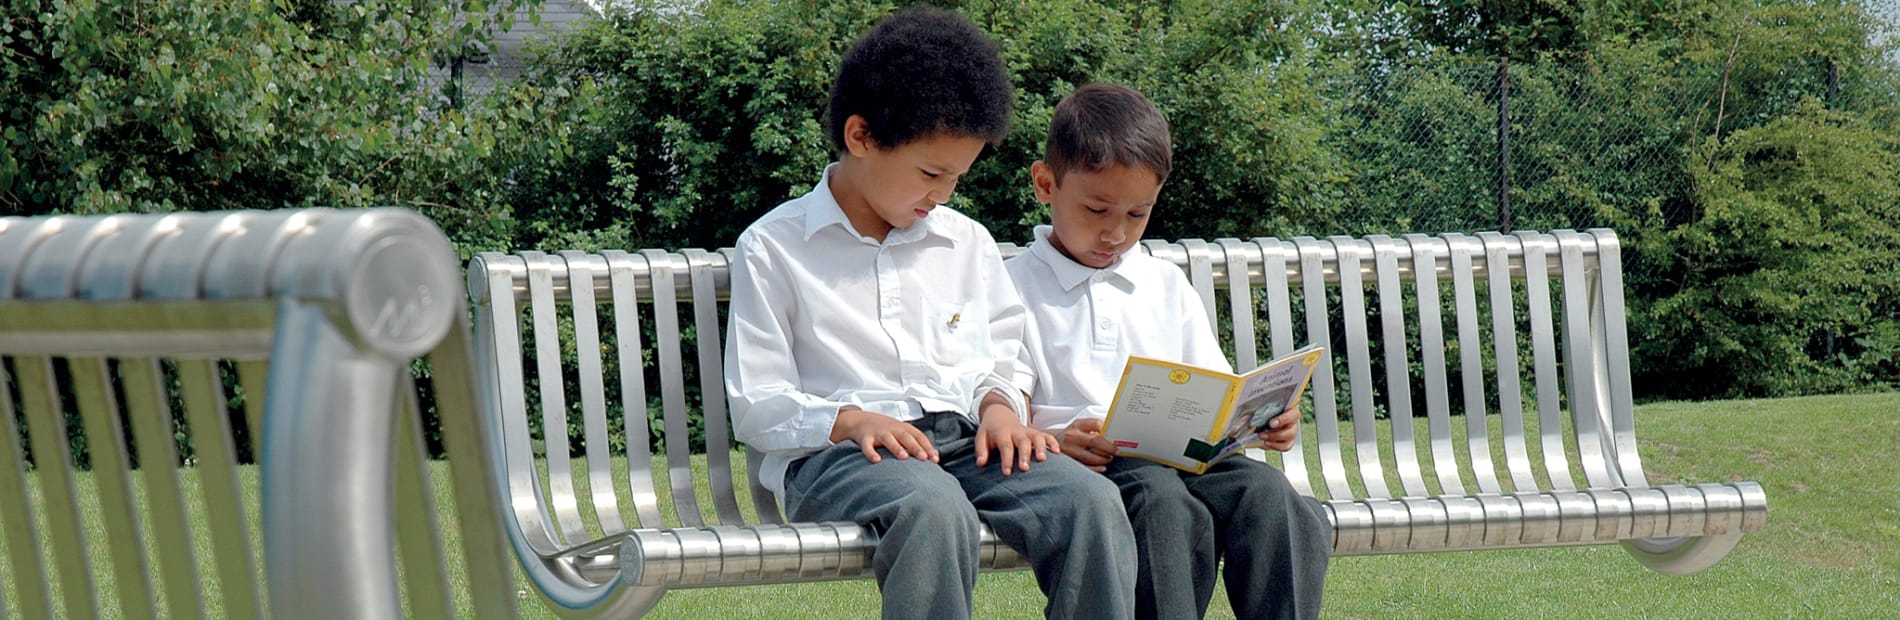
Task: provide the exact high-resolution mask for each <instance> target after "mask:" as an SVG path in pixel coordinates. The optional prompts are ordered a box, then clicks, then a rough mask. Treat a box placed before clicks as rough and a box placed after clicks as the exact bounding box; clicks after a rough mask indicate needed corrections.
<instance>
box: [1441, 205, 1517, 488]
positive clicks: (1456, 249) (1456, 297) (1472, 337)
mask: <svg viewBox="0 0 1900 620" xmlns="http://www.w3.org/2000/svg"><path fill="white" fill-rule="evenodd" d="M1443 238H1444V239H1445V246H1446V249H1447V251H1448V253H1449V254H1450V257H1451V290H1452V308H1453V313H1454V314H1455V315H1456V321H1457V323H1458V375H1459V377H1458V378H1459V386H1460V388H1461V389H1462V391H1461V392H1460V393H1461V394H1462V395H1463V398H1464V418H1465V450H1466V453H1467V454H1468V455H1469V458H1470V461H1469V465H1470V467H1471V474H1472V476H1471V477H1472V481H1473V484H1476V485H1477V486H1478V491H1479V492H1481V493H1493V494H1496V493H1502V492H1503V488H1502V487H1501V486H1500V485H1499V484H1498V476H1497V466H1496V465H1494V464H1492V462H1491V432H1490V429H1489V428H1488V426H1489V425H1488V424H1487V423H1486V421H1485V417H1486V416H1485V411H1486V406H1485V402H1486V401H1485V394H1484V362H1483V361H1482V359H1481V357H1480V356H1482V355H1483V347H1484V343H1483V336H1482V335H1481V332H1480V331H1479V329H1478V297H1477V293H1476V291H1475V288H1476V285H1475V284H1473V278H1474V275H1473V274H1474V273H1475V270H1474V269H1473V262H1472V260H1471V259H1472V257H1473V256H1483V255H1484V247H1483V246H1482V245H1480V244H1479V243H1478V241H1477V240H1475V239H1472V238H1471V237H1467V236H1465V235H1461V234H1456V233H1448V234H1446V235H1444V236H1443ZM1480 264H1481V263H1480Z"/></svg>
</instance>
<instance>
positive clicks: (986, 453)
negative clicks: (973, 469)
mask: <svg viewBox="0 0 1900 620" xmlns="http://www.w3.org/2000/svg"><path fill="white" fill-rule="evenodd" d="M988 464H990V434H989V433H983V432H979V433H977V434H976V466H977V467H982V466H984V465H988Z"/></svg>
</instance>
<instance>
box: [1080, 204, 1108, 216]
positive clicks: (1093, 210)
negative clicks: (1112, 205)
mask: <svg viewBox="0 0 1900 620" xmlns="http://www.w3.org/2000/svg"><path fill="white" fill-rule="evenodd" d="M1082 208H1084V209H1088V210H1089V213H1094V214H1096V215H1101V214H1103V213H1107V212H1108V209H1100V208H1096V207H1089V206H1084V207H1082Z"/></svg>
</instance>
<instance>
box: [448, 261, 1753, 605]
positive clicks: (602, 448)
mask: <svg viewBox="0 0 1900 620" xmlns="http://www.w3.org/2000/svg"><path fill="white" fill-rule="evenodd" d="M1003 246H1004V247H1003V249H1004V254H1005V256H1009V255H1013V254H1015V253H1017V252H1020V251H1021V248H1018V247H1015V246H1013V245H1010V244H1003ZM1143 249H1144V250H1145V251H1147V252H1149V253H1150V254H1153V255H1156V256H1159V257H1162V258H1165V259H1168V260H1170V261H1173V262H1174V263H1175V264H1177V265H1179V266H1181V267H1182V268H1183V269H1184V270H1186V272H1187V274H1188V276H1189V279H1190V280H1191V281H1192V282H1193V283H1194V286H1195V288H1196V289H1197V290H1198V291H1199V293H1200V295H1201V298H1202V299H1201V300H1202V302H1203V304H1204V305H1205V307H1206V308H1207V311H1208V313H1209V316H1210V318H1214V319H1215V320H1214V324H1215V325H1217V326H1220V328H1221V330H1222V336H1223V339H1224V340H1225V341H1226V345H1227V346H1229V347H1230V351H1231V352H1232V353H1233V355H1234V357H1235V361H1236V367H1237V368H1238V369H1239V370H1242V371H1244V370H1247V369H1250V368H1252V367H1254V366H1255V365H1256V364H1258V363H1259V362H1260V361H1261V357H1263V356H1262V353H1263V352H1271V353H1272V355H1273V356H1279V355H1285V354H1287V353H1290V352H1291V351H1292V350H1293V349H1295V348H1296V346H1297V345H1301V344H1305V343H1307V342H1313V343H1327V344H1329V347H1330V349H1329V351H1330V353H1329V356H1331V357H1332V358H1337V359H1328V360H1327V362H1326V363H1324V364H1322V366H1321V368H1320V371H1319V373H1318V374H1317V375H1316V376H1315V378H1314V380H1313V381H1314V382H1313V385H1312V387H1311V388H1310V390H1309V391H1310V393H1311V395H1312V398H1313V401H1312V402H1311V403H1310V404H1309V405H1308V406H1307V408H1306V411H1307V412H1309V414H1310V415H1311V416H1312V417H1313V421H1312V422H1310V423H1309V425H1308V426H1306V427H1305V429H1304V431H1303V433H1302V436H1301V445H1299V446H1296V448H1295V449H1294V450H1293V451H1291V452H1289V453H1287V454H1285V455H1279V454H1268V455H1256V456H1262V457H1263V458H1266V459H1267V460H1269V461H1270V462H1275V463H1276V464H1278V465H1279V466H1281V467H1282V468H1283V469H1284V470H1285V471H1286V472H1287V474H1288V476H1289V477H1290V478H1291V479H1292V480H1293V482H1294V484H1296V485H1298V486H1299V488H1300V489H1301V490H1302V491H1304V492H1306V493H1307V494H1309V495H1311V496H1313V497H1315V498H1317V499H1319V500H1320V501H1321V503H1322V505H1323V506H1324V507H1325V511H1326V514H1327V515H1328V517H1329V518H1330V519H1331V521H1332V523H1333V526H1334V532H1335V534H1334V541H1333V550H1334V553H1335V554H1337V555H1359V554H1379V553H1407V552H1423V551H1449V550H1471V549H1499V548H1518V547H1548V546H1565V545H1596V544H1612V543H1621V544H1622V545H1623V546H1624V547H1625V548H1626V549H1627V550H1628V551H1629V552H1630V553H1631V554H1632V556H1634V557H1635V559H1636V560H1637V561H1639V562H1641V563H1643V564H1644V565H1645V566H1648V567H1650V568H1652V569H1654V570H1657V571H1660V572H1664V573H1670V574H1686V573H1693V572H1696V571H1699V570H1702V569H1704V568H1707V567H1709V566H1710V565H1713V564H1714V563H1715V562H1717V561H1719V560H1720V559H1721V558H1722V557H1723V556H1725V555H1726V554H1727V553H1728V551H1729V550H1730V549H1732V548H1733V547H1734V545H1735V544H1736V543H1737V541H1739V540H1740V537H1741V536H1742V534H1745V533H1750V532H1756V531H1760V530H1761V529H1762V527H1763V526H1764V524H1765V521H1766V516H1767V498H1766V495H1765V493H1764V492H1763V490H1762V488H1761V486H1760V485H1758V484H1756V483H1754V482H1730V483H1707V484H1688V485H1685V484H1651V483H1650V482H1649V480H1648V477H1647V475H1646V474H1645V472H1644V471H1643V468H1642V462H1641V460H1640V458H1639V456H1638V454H1637V442H1636V429H1635V419H1634V415H1633V407H1632V398H1631V394H1632V392H1631V387H1630V368H1629V349H1628V336H1627V331H1626V328H1625V323H1624V320H1625V319H1624V317H1625V312H1624V301H1623V284H1622V267H1621V262H1620V249H1619V245H1618V241H1617V238H1616V236H1615V234H1613V233H1612V232H1610V231H1607V230H1591V231H1587V232H1574V231H1555V232H1551V233H1533V232H1519V233H1516V234H1511V235H1504V234H1497V233H1481V234H1478V235H1475V236H1468V235H1462V234H1444V235H1439V236H1435V237H1428V236H1423V235H1406V236H1404V237H1401V238H1392V237H1385V236H1369V237H1365V238H1350V237H1329V238H1326V239H1314V238H1308V237H1298V238H1294V239H1292V240H1280V239H1269V238H1261V239H1254V240H1250V241H1241V240H1234V239H1221V240H1217V241H1214V242H1206V241H1200V240H1186V241H1182V242H1179V243H1165V242H1158V241H1149V242H1146V243H1145V244H1144V246H1143ZM730 258H731V257H730V254H729V251H721V252H709V251H703V250H683V251H680V252H677V253H672V252H665V251H661V250H643V251H640V252H637V253H627V252H613V251H609V252H601V253H599V254H587V253H580V252H560V253H558V254H552V255H550V254H543V253H539V252H521V253H519V254H515V255H507V254H500V253H485V254H481V255H479V256H477V257H475V258H474V259H473V260H471V261H470V263H469V265H468V270H467V275H468V287H469V289H468V290H469V295H470V298H471V299H472V300H473V302H474V308H475V314H476V334H475V342H476V360H477V361H476V363H477V366H478V369H477V372H478V373H479V375H480V378H481V380H480V381H479V383H480V385H481V386H482V388H483V392H482V395H481V399H480V405H481V407H482V408H483V413H484V415H483V417H484V419H485V420H487V422H488V424H490V427H489V429H487V432H489V433H493V434H494V435H496V436H499V437H500V438H501V445H500V446H499V448H498V449H499V450H500V451H501V453H502V455H501V457H500V459H499V460H497V461H495V462H494V463H493V466H494V467H495V468H497V471H496V473H495V475H496V476H498V477H501V478H503V479H504V480H505V488H504V489H503V490H502V492H503V493H504V494H505V495H506V497H505V498H504V500H503V501H504V505H505V506H506V509H505V514H504V515H503V526H502V529H503V530H504V531H505V532H506V533H507V536H508V539H509V542H510V544H512V546H513V547H514V550H515V553H516V554H517V555H518V556H519V557H520V559H521V560H522V563H523V565H524V567H525V568H526V570H527V573H528V575H529V577H530V579H531V580H532V581H533V583H534V584H535V586H536V588H537V589H539V591H540V592H541V594H542V595H543V596H544V597H546V598H547V599H548V600H549V601H550V602H552V603H553V604H554V605H556V606H557V607H560V608H562V609H565V610H568V611H570V612H573V613H577V614H579V613H589V612H594V611H606V612H611V613H614V614H634V613H642V612H644V611H646V610H647V609H650V608H651V606H652V605H654V604H656V603H657V602H658V600H659V599H660V597H661V596H662V595H664V594H665V592H666V591H667V589H669V588H692V587H710V586H723V585H742V584H760V583H777V582H795V581H818V580H829V579H851V578H862V577H868V576H870V568H869V565H868V561H867V558H868V554H869V551H870V550H871V547H872V542H873V540H874V536H875V534H874V533H872V532H870V531H868V530H866V529H865V528H862V527H860V526H858V525H855V524H850V523H786V522H784V519H783V517H782V514H781V512H780V510H779V507H778V504H777V502H776V501H775V499H774V498H773V497H772V496H771V494H770V493H769V492H767V491H765V490H764V489H762V488H761V487H760V486H759V485H758V484H757V481H756V480H754V479H753V478H752V476H751V475H750V473H749V472H751V471H754V470H755V469H756V466H757V464H758V462H759V460H760V455H758V454H756V453H748V454H747V458H745V459H744V462H743V463H738V462H734V459H732V458H731V455H732V452H733V447H734V446H733V445H732V443H731V442H730V440H729V438H728V436H729V430H728V428H729V424H728V420H727V410H726V403H725V392H724V389H723V383H722V380H723V374H724V373H723V369H722V366H721V364H722V357H721V350H720V347H721V346H723V344H724V343H723V330H722V327H723V321H722V319H721V317H722V314H723V312H722V310H723V306H722V301H723V298H724V296H725V295H726V291H727V284H728V283H727V277H728V274H727V265H728V262H729V260H730ZM1295 333H1298V334H1299V336H1298V337H1297V338H1296V336H1295ZM1263 337H1264V339H1263ZM688 349H691V351H692V353H693V355H692V357H691V358H690V359H689V358H688V357H687V350H688ZM1335 367H1338V368H1340V369H1341V370H1340V371H1338V372H1336V371H1335ZM1414 367H1416V368H1417V369H1418V370H1417V371H1416V372H1414V371H1413V370H1412V368H1414ZM531 402H532V403H533V406H532V407H531V406H530V403H531ZM649 411H657V415H658V418H657V419H656V420H655V419H650V417H649V413H648V412H649ZM694 411H697V412H700V413H701V416H700V418H699V419H698V421H697V423H700V424H703V427H701V428H698V429H695V428H694V427H693V424H695V423H696V421H695V420H694V419H693V417H692V416H691V415H690V412H694ZM1342 411H1344V412H1346V413H1345V415H1343V416H1342V415H1341V412H1342ZM629 412H631V413H632V414H631V415H630V414H629ZM570 416H578V417H579V420H580V424H579V432H578V433H570V429H571V428H574V426H572V425H570V423H569V419H570ZM1421 421H1422V422H1423V423H1424V429H1423V430H1418V428H1417V427H1418V425H1419V423H1420V422H1421ZM537 428H538V429H540V430H542V431H543V432H544V442H545V443H544V444H543V445H542V446H541V447H537V446H536V445H535V444H534V443H533V441H532V434H533V432H534V430H535V429H537ZM1381 429H1384V431H1383V432H1382V431H1381ZM656 438H657V443H658V444H659V446H660V447H661V448H662V449H663V450H664V459H665V464H664V466H654V465H653V463H654V460H655V458H656V457H655V455H654V453H653V452H652V451H651V450H650V449H649V443H650V442H652V441H654V440H655V439H656ZM616 440H618V443H616ZM575 446H578V447H581V448H582V452H583V457H582V459H581V460H580V461H579V462H576V461H574V460H572V459H571V458H570V455H569V450H568V449H567V448H569V447H575ZM622 446H624V447H622ZM694 453H703V454H704V455H705V456H704V457H703V458H704V460H703V464H704V465H703V467H704V471H703V473H702V472H700V471H697V470H696V467H698V464H697V463H696V462H695V459H693V458H692V457H690V456H689V455H690V454H694ZM622 459H624V461H625V463H626V466H625V468H626V473H625V474H624V476H625V478H624V479H622V478H621V474H620V473H618V472H617V471H616V468H615V465H614V463H615V462H616V461H618V460H622ZM983 541H984V542H983V551H982V557H983V558H984V562H985V567H986V569H988V570H1006V569H1018V568H1023V567H1024V566H1023V563H1022V562H1021V559H1020V558H1019V557H1017V556H1016V554H1015V553H1014V552H1012V551H1011V550H1010V549H1008V548H1007V547H1006V546H1003V545H1001V544H1000V543H998V542H997V540H996V538H995V537H994V536H992V535H990V533H989V532H987V531H985V532H984V535H983Z"/></svg>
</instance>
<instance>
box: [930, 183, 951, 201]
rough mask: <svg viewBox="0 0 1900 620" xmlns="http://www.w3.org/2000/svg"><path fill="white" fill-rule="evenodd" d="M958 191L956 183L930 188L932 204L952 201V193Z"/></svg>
mask: <svg viewBox="0 0 1900 620" xmlns="http://www.w3.org/2000/svg"><path fill="white" fill-rule="evenodd" d="M956 191H957V186H956V184H955V183H952V184H950V185H946V186H943V187H938V188H937V189H933V190H930V196H929V198H930V204H933V205H940V204H944V203H947V202H950V195H951V194H954V193H956Z"/></svg>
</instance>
